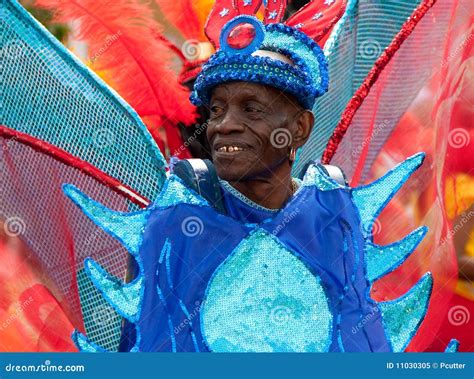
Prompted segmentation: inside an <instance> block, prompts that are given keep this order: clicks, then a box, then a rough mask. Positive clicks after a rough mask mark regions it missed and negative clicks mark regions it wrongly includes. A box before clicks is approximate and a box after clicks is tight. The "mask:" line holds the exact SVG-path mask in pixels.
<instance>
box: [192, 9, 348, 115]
mask: <svg viewBox="0 0 474 379" xmlns="http://www.w3.org/2000/svg"><path fill="white" fill-rule="evenodd" d="M260 3H261V2H259V1H256V0H255V1H254V0H244V1H243V2H239V1H237V2H234V1H232V2H231V1H227V0H217V1H216V4H215V6H214V9H213V11H212V12H211V14H210V16H209V19H208V22H207V24H206V35H207V36H208V38H209V40H210V41H211V42H212V43H213V45H214V46H215V47H216V49H217V52H216V53H215V54H214V55H213V56H211V58H210V59H209V61H208V62H207V63H206V64H205V65H204V66H203V68H202V71H201V73H200V74H199V76H198V77H197V79H196V82H195V85H194V90H193V93H192V94H191V101H192V102H193V103H194V104H195V105H202V104H204V105H207V104H209V101H210V97H211V92H212V89H213V88H214V87H215V86H217V85H218V84H221V83H225V82H230V81H245V82H252V83H257V84H264V85H270V86H272V87H274V88H277V89H279V90H281V91H283V92H286V93H289V94H291V95H293V96H294V97H295V98H296V100H297V101H298V102H299V103H300V104H301V105H302V106H303V107H304V108H306V109H312V108H313V105H314V102H315V100H316V98H317V97H319V96H321V95H323V94H324V93H325V92H326V91H327V90H328V82H329V78H328V69H327V62H326V58H325V56H324V53H323V51H322V49H321V47H319V45H318V44H317V43H316V41H321V39H322V38H323V37H324V36H326V35H327V34H328V32H329V30H330V29H331V27H332V26H333V25H334V24H335V22H336V21H337V20H338V19H339V17H340V16H341V15H342V13H341V12H342V11H343V10H344V7H345V1H342V0H340V1H336V0H325V1H324V2H323V1H313V2H312V3H310V4H308V6H306V7H304V8H303V9H301V10H300V11H299V12H297V13H296V14H295V15H293V16H292V17H290V19H288V20H287V21H286V22H285V24H283V23H280V21H281V18H282V17H283V14H284V11H285V6H286V1H280V0H274V1H271V2H264V3H265V7H266V8H265V18H264V21H263V23H262V22H261V21H260V20H259V19H257V17H255V16H254V15H252V13H253V14H256V13H257V11H258V9H259V6H260ZM242 26H246V27H247V29H246V30H247V31H249V30H250V32H249V33H247V35H246V36H247V37H249V36H250V38H248V40H247V41H245V43H242V44H237V45H236V44H233V43H232V41H230V40H229V37H232V33H234V32H235V31H237V30H238V28H239V27H242ZM234 34H239V33H234ZM244 34H245V33H244ZM257 50H260V51H262V50H263V51H268V52H273V53H278V54H280V55H283V56H284V57H282V58H285V57H286V58H288V59H289V62H285V61H284V59H282V60H279V59H276V58H275V59H274V58H273V57H270V56H265V54H259V53H257V54H256V53H255V52H256V51H257Z"/></svg>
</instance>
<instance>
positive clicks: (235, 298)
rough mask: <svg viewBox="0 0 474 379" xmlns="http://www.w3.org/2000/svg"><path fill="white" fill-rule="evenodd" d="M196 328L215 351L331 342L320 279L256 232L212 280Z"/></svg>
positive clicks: (296, 348)
mask: <svg viewBox="0 0 474 379" xmlns="http://www.w3.org/2000/svg"><path fill="white" fill-rule="evenodd" d="M201 329H202V332H203V336H204V338H205V341H206V343H207V345H208V347H209V349H210V350H211V351H215V352H323V351H327V350H328V348H329V344H330V341H331V330H332V314H331V312H330V310H329V304H328V300H327V297H326V294H325V291H324V288H323V287H322V285H321V282H320V279H319V277H317V276H315V275H313V274H312V273H311V272H310V271H309V270H308V268H307V267H306V265H305V264H304V263H303V262H302V261H301V260H300V259H299V258H298V257H297V256H296V255H295V254H293V253H292V252H291V251H290V250H288V249H287V248H285V247H284V246H283V245H282V244H281V243H279V242H278V241H276V240H275V239H274V238H273V237H272V236H271V235H269V234H268V233H266V232H265V231H263V230H256V231H254V232H253V233H252V234H251V235H250V236H249V237H247V238H246V239H245V240H243V241H242V242H241V243H240V244H239V245H238V246H237V247H236V249H235V250H234V251H233V252H232V254H231V255H230V256H229V257H228V258H227V259H226V260H225V261H224V262H223V263H222V264H221V266H219V268H218V269H217V270H216V272H215V273H214V275H213V277H212V278H211V280H210V282H209V285H208V288H207V291H206V297H205V299H204V302H203V305H202V308H201Z"/></svg>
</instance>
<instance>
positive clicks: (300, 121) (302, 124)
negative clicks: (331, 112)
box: [293, 109, 314, 148]
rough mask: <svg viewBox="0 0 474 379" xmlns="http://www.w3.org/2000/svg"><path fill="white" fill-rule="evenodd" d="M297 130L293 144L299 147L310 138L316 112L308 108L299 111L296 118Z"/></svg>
mask: <svg viewBox="0 0 474 379" xmlns="http://www.w3.org/2000/svg"><path fill="white" fill-rule="evenodd" d="M295 123H296V130H295V133H294V135H293V146H294V147H295V148H299V147H301V146H303V145H304V144H305V143H306V141H307V140H308V138H309V136H310V134H311V131H312V130H313V125H314V114H313V112H311V111H310V110H308V109H305V110H302V111H300V112H298V115H297V116H296V119H295Z"/></svg>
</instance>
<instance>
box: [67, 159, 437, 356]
mask: <svg viewBox="0 0 474 379" xmlns="http://www.w3.org/2000/svg"><path fill="white" fill-rule="evenodd" d="M421 162H422V155H416V156H414V157H412V158H409V159H407V160H406V161H405V162H404V163H402V164H400V165H399V166H397V167H396V168H394V169H393V170H392V171H390V172H389V173H388V174H387V175H385V176H384V177H383V178H381V179H379V180H378V181H376V182H375V183H374V184H372V185H369V186H365V187H362V188H355V189H351V188H349V187H344V186H341V185H339V184H337V183H336V182H334V181H333V180H332V179H331V178H330V177H328V176H327V175H326V174H325V172H324V170H323V169H322V167H321V166H319V165H318V164H315V165H313V166H311V167H310V168H309V169H308V171H307V174H306V176H305V178H304V180H303V182H302V183H301V185H300V188H299V190H298V191H297V192H296V193H295V195H294V196H293V197H292V198H290V200H289V201H288V203H287V204H286V205H285V207H284V208H283V209H281V210H278V211H277V210H270V209H266V208H263V207H261V206H258V205H256V204H254V203H252V202H251V201H250V200H248V199H246V198H245V197H244V196H243V195H242V194H240V193H238V192H237V191H236V190H235V189H233V188H232V187H231V186H230V185H229V184H228V183H227V182H224V181H222V182H221V185H222V190H223V194H224V200H225V205H226V208H227V210H228V215H222V214H220V213H218V212H217V211H215V210H214V208H212V207H211V206H209V205H208V203H207V202H206V201H205V200H204V199H202V198H201V197H200V196H199V195H197V194H196V193H194V192H193V191H192V190H190V189H188V188H186V187H185V185H184V184H183V183H182V182H181V180H180V179H178V178H177V177H175V176H173V175H172V176H171V177H170V178H169V179H168V180H167V182H166V183H165V185H164V187H163V189H162V192H161V193H160V195H159V196H158V198H157V199H156V201H155V202H154V203H153V204H152V205H151V206H150V207H148V208H147V209H146V210H143V211H141V212H135V213H130V214H123V213H117V212H113V211H110V210H108V209H106V208H104V207H103V206H101V205H99V204H98V203H96V202H95V201H93V200H91V199H89V198H87V197H86V196H85V195H83V194H81V193H80V192H79V191H78V190H76V189H73V188H71V187H66V189H65V191H66V193H67V194H68V196H69V197H71V198H72V199H73V200H74V201H75V203H76V204H77V205H78V206H80V207H81V209H82V210H83V211H84V212H85V213H86V214H87V215H88V216H89V217H90V218H91V219H92V220H94V221H95V222H96V223H97V225H99V226H100V227H102V228H103V229H104V230H106V231H108V232H109V233H110V234H111V235H112V236H114V237H115V238H117V239H118V240H120V241H121V242H122V243H123V244H124V245H125V246H126V247H127V248H128V249H129V251H130V253H131V254H132V255H134V256H135V258H136V261H137V263H138V268H139V270H138V273H137V277H136V278H135V280H134V282H132V283H131V284H125V283H122V282H120V281H119V280H118V279H116V278H115V279H114V278H111V277H110V276H109V275H108V274H107V273H106V272H105V271H103V269H102V268H100V266H98V265H97V264H95V263H94V262H92V261H88V262H87V267H88V270H87V273H88V275H89V276H90V277H91V278H92V279H93V281H94V284H95V285H96V286H97V287H98V289H99V290H100V291H101V293H103V295H104V297H105V298H106V299H107V300H108V301H109V302H110V303H111V304H112V305H113V306H114V308H115V309H116V310H117V311H118V312H119V313H121V314H122V315H123V316H124V317H126V318H127V319H128V320H130V321H131V323H129V324H128V328H127V332H126V336H127V337H128V339H129V341H128V348H127V350H130V349H131V350H133V351H137V350H139V351H303V352H304V351H306V352H310V351H401V350H403V349H404V348H405V347H406V346H407V344H408V343H409V342H410V340H411V338H412V337H413V335H414V334H415V333H416V331H417V329H418V326H419V325H420V323H421V322H422V320H423V318H424V315H425V312H426V309H427V306H428V303H429V298H430V292H431V285H432V280H431V277H430V276H429V275H428V276H425V277H423V279H421V280H420V282H419V283H418V284H416V285H415V286H414V287H413V288H412V289H411V290H410V291H409V292H408V293H407V294H406V295H404V296H402V297H401V298H399V299H396V300H393V301H389V302H384V303H379V304H377V303H376V302H375V301H373V300H372V299H371V298H370V297H369V295H368V294H369V292H370V286H371V284H372V280H375V279H376V278H378V277H380V276H381V275H383V274H385V273H386V272H389V271H390V270H391V269H392V268H393V267H396V266H398V265H400V264H401V263H402V261H403V260H404V259H405V258H406V257H407V256H408V255H409V254H410V252H411V250H412V249H414V248H415V247H416V246H417V244H418V243H419V242H420V241H421V239H422V238H423V236H424V235H425V232H426V231H425V229H424V228H421V229H419V230H417V231H415V232H413V233H412V234H410V235H409V236H407V237H406V238H405V239H403V240H402V241H400V242H397V243H395V244H392V245H389V246H388V247H385V248H384V247H378V246H376V245H374V244H373V243H372V237H371V236H370V235H367V233H366V230H365V229H364V226H365V225H368V224H371V223H372V222H373V218H374V217H376V216H377V214H378V213H379V212H380V210H381V208H382V207H383V206H384V205H386V204H387V202H388V201H389V200H390V198H391V197H393V196H394V194H395V192H396V190H397V189H398V188H400V186H401V184H402V183H403V182H404V181H405V180H407V178H408V177H409V176H410V175H411V174H412V173H413V171H414V170H415V169H416V168H417V167H418V166H419V165H420V164H421ZM374 193H376V195H377V199H378V200H376V201H374ZM368 199H370V200H371V202H370V203H369V202H367V200H368ZM367 204H369V206H368V205H367ZM362 206H364V208H361V207H362ZM360 215H362V216H360ZM369 215H370V217H369ZM118 220H121V221H120V223H121V224H122V226H123V227H124V228H125V227H126V230H128V232H126V233H124V232H122V231H119V229H117V226H118V225H119V224H120V223H119V221H118ZM302 225H304V226H305V227H304V228H302V227H301V226H302ZM361 225H362V227H361ZM309 231H310V232H309ZM135 304H139V310H138V309H137V308H136V307H135ZM127 307H128V308H127ZM124 309H128V311H124ZM362 321H363V322H362ZM75 341H76V343H77V345H78V347H79V349H81V350H84V351H91V350H93V349H96V350H98V348H97V347H94V344H92V343H91V342H88V341H87V340H86V339H85V337H84V336H81V337H80V338H79V337H78V335H77V334H76V335H75ZM125 345H127V343H124V344H123V345H122V347H123V346H125ZM131 346H133V348H131Z"/></svg>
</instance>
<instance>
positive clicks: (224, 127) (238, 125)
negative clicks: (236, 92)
mask: <svg viewBox="0 0 474 379" xmlns="http://www.w3.org/2000/svg"><path fill="white" fill-rule="evenodd" d="M244 130H245V127H244V125H243V124H242V120H240V117H239V115H238V111H237V110H235V109H232V108H229V109H228V110H227V112H226V114H225V115H224V118H223V119H222V121H221V122H220V123H219V124H218V125H217V126H216V131H217V132H218V133H221V134H230V133H233V132H234V133H235V132H237V133H241V132H243V131H244Z"/></svg>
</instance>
